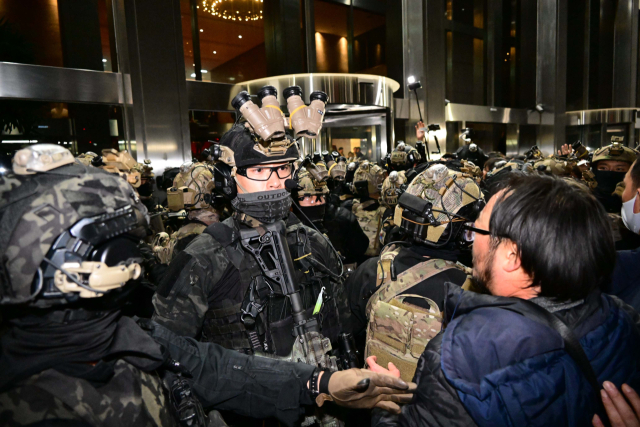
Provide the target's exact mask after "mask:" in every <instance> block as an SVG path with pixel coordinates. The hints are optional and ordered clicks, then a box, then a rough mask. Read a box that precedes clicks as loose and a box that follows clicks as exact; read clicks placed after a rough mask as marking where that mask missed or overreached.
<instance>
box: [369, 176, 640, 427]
mask: <svg viewBox="0 0 640 427" xmlns="http://www.w3.org/2000/svg"><path fill="white" fill-rule="evenodd" d="M475 231H476V236H475V242H474V247H473V257H474V269H473V275H474V278H475V282H476V285H478V287H479V288H480V289H483V290H484V292H483V293H475V292H469V291H463V290H461V288H460V287H457V286H449V288H448V292H447V296H446V300H445V311H444V322H445V325H446V326H445V327H444V328H443V332H442V333H440V334H439V335H438V336H437V337H436V338H434V339H433V340H431V342H429V344H428V346H427V348H426V350H425V352H424V353H423V354H422V357H421V359H420V361H419V362H418V369H417V371H416V374H415V378H414V381H415V382H416V383H418V389H417V390H416V392H415V394H414V399H413V402H412V403H411V404H409V405H406V406H405V407H404V408H403V409H402V413H401V414H400V415H399V416H386V415H384V414H381V413H375V414H374V420H373V424H374V425H403V426H473V425H480V426H587V425H591V422H592V419H593V417H594V414H596V412H597V413H598V414H599V415H600V418H603V417H604V413H601V412H600V411H599V410H598V408H599V403H598V399H599V392H600V390H594V388H593V387H592V386H591V385H590V383H589V381H588V380H587V379H586V377H585V375H584V374H583V373H582V371H581V369H580V368H579V366H578V365H577V364H576V362H575V361H574V359H572V357H571V356H570V355H569V354H568V353H567V352H566V351H565V349H564V348H565V346H564V340H563V339H562V338H561V336H560V334H559V333H558V332H557V331H556V330H555V329H554V328H552V327H550V326H549V325H548V324H546V323H544V322H540V321H538V320H534V318H533V317H532V316H531V307H530V306H529V305H530V304H529V303H527V302H526V301H524V300H528V301H530V302H532V303H534V304H536V305H537V306H539V307H542V308H544V309H546V310H547V311H549V312H551V313H553V314H554V315H555V316H556V317H557V318H559V319H560V320H562V321H563V322H564V323H565V324H566V325H567V326H568V327H569V328H570V329H571V330H572V331H573V334H574V335H575V336H576V337H577V339H578V340H579V342H580V344H581V346H582V348H583V350H584V352H585V354H586V356H587V358H588V359H589V361H590V363H591V366H592V367H593V370H594V371H595V373H596V376H597V378H598V381H599V383H600V384H602V382H603V381H605V380H608V381H611V382H612V383H613V384H614V385H615V386H617V387H618V388H619V387H620V386H621V385H622V384H623V383H626V384H628V385H629V386H631V387H633V388H635V389H638V388H640V316H639V315H638V314H637V313H636V312H635V311H634V310H633V309H632V308H630V307H629V306H627V305H626V304H624V303H623V302H622V301H620V300H619V299H617V298H615V297H611V296H608V295H604V294H602V293H601V292H600V288H601V287H602V286H603V285H604V284H606V283H608V281H609V279H610V276H611V273H612V270H613V266H614V263H615V250H614V243H613V237H612V233H611V228H610V226H609V224H608V219H607V217H606V214H605V212H604V209H603V208H602V207H601V206H600V204H599V203H598V202H597V201H596V200H595V198H594V197H593V196H592V195H591V194H590V193H589V192H588V191H587V190H586V189H583V188H581V187H577V186H576V185H572V184H570V183H568V182H565V181H562V180H559V179H555V178H552V177H546V176H545V177H542V176H528V177H525V176H514V177H513V178H512V179H511V180H510V181H509V183H508V185H507V189H506V190H502V191H500V192H498V193H497V194H496V195H495V196H494V197H493V198H492V199H491V200H490V201H489V203H488V204H487V206H486V208H485V209H484V210H483V211H482V213H481V214H480V217H479V218H478V220H477V221H476V223H475ZM373 368H374V369H376V368H377V369H381V368H380V367H376V366H374V367H373Z"/></svg>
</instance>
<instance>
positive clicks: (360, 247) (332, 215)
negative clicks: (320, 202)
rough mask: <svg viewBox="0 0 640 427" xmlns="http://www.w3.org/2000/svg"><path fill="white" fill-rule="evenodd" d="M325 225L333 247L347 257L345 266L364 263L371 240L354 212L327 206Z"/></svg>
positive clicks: (330, 205)
mask: <svg viewBox="0 0 640 427" xmlns="http://www.w3.org/2000/svg"><path fill="white" fill-rule="evenodd" d="M323 225H324V227H325V229H326V230H327V236H328V237H329V240H331V243H332V244H333V247H334V248H335V249H336V250H337V251H338V252H340V254H341V255H342V256H344V257H345V260H344V263H345V264H351V263H354V262H358V263H360V262H363V261H364V258H365V255H364V253H365V252H366V251H367V248H368V247H369V238H368V237H367V235H366V234H364V231H362V228H361V227H360V224H359V223H358V219H357V218H356V216H355V215H354V214H353V213H352V212H350V211H348V210H347V209H344V208H341V207H337V206H334V205H332V204H327V208H326V211H325V214H324V221H323Z"/></svg>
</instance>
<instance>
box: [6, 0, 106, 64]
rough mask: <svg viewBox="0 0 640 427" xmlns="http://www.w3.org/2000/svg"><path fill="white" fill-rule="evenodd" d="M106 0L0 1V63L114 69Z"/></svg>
mask: <svg viewBox="0 0 640 427" xmlns="http://www.w3.org/2000/svg"><path fill="white" fill-rule="evenodd" d="M112 22H113V19H112V14H111V10H110V9H109V8H108V7H107V2H106V0H98V1H87V0H58V1H50V0H30V1H19V0H18V1H16V0H8V1H2V2H0V41H1V47H0V61H2V62H16V63H20V64H34V65H48V66H52V67H68V68H79V69H87V70H97V71H116V70H117V65H116V64H114V62H115V61H116V55H115V49H114V48H112V45H113V43H112V38H113V36H114V32H113V24H111V23H112Z"/></svg>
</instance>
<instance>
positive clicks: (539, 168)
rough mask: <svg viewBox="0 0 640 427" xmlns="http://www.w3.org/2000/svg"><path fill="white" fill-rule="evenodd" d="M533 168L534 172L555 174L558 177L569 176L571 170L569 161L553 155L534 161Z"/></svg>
mask: <svg viewBox="0 0 640 427" xmlns="http://www.w3.org/2000/svg"><path fill="white" fill-rule="evenodd" d="M533 168H534V169H535V171H536V172H538V173H541V174H545V175H556V176H558V177H562V176H571V172H572V170H573V168H572V166H571V164H570V163H568V162H567V161H566V160H560V159H557V158H555V157H547V158H546V159H542V160H538V161H537V162H535V163H534V165H533Z"/></svg>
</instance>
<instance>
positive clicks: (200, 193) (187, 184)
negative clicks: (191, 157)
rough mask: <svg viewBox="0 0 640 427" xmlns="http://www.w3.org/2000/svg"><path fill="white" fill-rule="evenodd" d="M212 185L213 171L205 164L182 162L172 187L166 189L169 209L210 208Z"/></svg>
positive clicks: (175, 210) (174, 210)
mask: <svg viewBox="0 0 640 427" xmlns="http://www.w3.org/2000/svg"><path fill="white" fill-rule="evenodd" d="M213 186H214V183H213V173H212V172H211V170H210V168H209V166H208V165H207V164H205V163H191V162H189V163H185V164H183V165H182V166H180V172H179V173H178V174H177V175H176V176H175V178H173V187H171V188H169V189H168V190H167V203H168V205H169V210H171V211H173V212H177V211H180V210H182V209H185V208H186V209H204V208H210V207H211V191H212V190H213Z"/></svg>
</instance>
